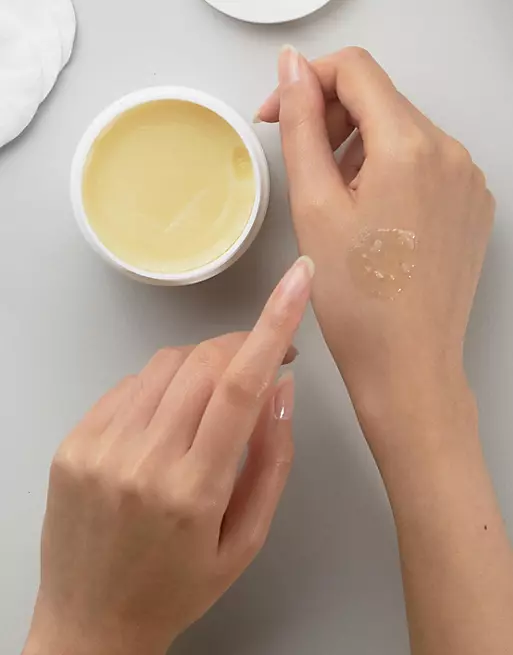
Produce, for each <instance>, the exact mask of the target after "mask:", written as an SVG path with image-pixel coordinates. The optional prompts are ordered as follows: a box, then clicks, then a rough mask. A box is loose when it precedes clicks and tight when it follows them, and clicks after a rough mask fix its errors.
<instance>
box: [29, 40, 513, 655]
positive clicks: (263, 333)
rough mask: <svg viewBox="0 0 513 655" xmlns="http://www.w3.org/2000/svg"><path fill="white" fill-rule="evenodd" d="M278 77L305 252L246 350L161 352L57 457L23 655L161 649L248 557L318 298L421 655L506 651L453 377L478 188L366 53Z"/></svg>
mask: <svg viewBox="0 0 513 655" xmlns="http://www.w3.org/2000/svg"><path fill="white" fill-rule="evenodd" d="M279 72H280V86H279V88H278V89H277V90H276V91H275V92H274V93H273V95H272V96H271V97H270V98H269V99H268V100H267V101H266V102H265V104H264V105H263V106H262V108H261V109H260V111H259V118H260V120H262V121H265V122H270V123H272V122H279V123H280V128H281V133H282V140H283V151H284V156H285V163H286V167H287V172H288V177H289V183H290V198H291V209H292V215H293V219H294V225H295V228H296V233H297V236H298V242H299V247H300V250H301V252H302V253H303V254H304V255H306V256H307V258H306V259H301V260H299V261H298V262H297V263H296V264H295V265H294V267H293V268H292V269H291V271H290V272H289V273H288V274H287V276H286V277H285V279H284V281H282V283H281V284H280V285H279V287H278V289H277V291H276V292H275V293H274V295H273V297H272V298H271V300H270V301H269V304H268V306H267V307H266V309H265V310H264V313H263V315H262V318H261V319H260V321H259V323H258V324H257V326H256V327H255V329H254V331H253V332H252V333H251V334H250V335H228V336H226V337H222V338H221V339H216V340H214V341H212V342H207V343H205V344H200V345H199V346H197V347H191V348H188V349H169V350H166V351H163V352H161V353H159V354H158V355H157V356H156V357H155V358H154V359H153V360H152V361H151V362H150V363H149V364H148V366H147V367H146V368H145V369H144V370H143V371H142V372H141V373H140V374H139V375H138V376H135V377H133V378H130V379H128V380H125V381H124V382H122V383H121V384H120V385H119V386H118V387H117V388H116V389H114V390H113V391H112V392H110V393H109V394H108V395H107V396H105V397H104V398H103V399H102V400H101V401H100V402H99V403H98V405H97V406H96V407H95V408H94V409H93V410H92V411H91V413H90V414H89V415H88V416H87V417H86V418H85V419H84V420H83V422H82V423H81V424H80V425H79V426H78V427H77V429H76V430H75V431H74V433H73V434H72V435H70V437H69V438H68V439H67V440H66V441H65V442H64V444H63V446H62V447H61V449H60V450H59V452H58V453H57V456H56V458H55V461H54V463H53V466H52V471H51V477H50V490H49V498H48V509H47V515H46V520H45V526H44V532H43V548H42V580H41V586H40V591H39V595H38V600H37V604H36V608H35V612H34V620H33V624H32V628H31V630H30V634H29V637H28V640H27V644H26V647H25V651H24V653H25V655H32V654H33V653H34V654H36V653H37V654H38V655H46V654H47V653H48V654H50V653H51V654H52V655H64V654H67V653H73V655H86V654H87V655H89V653H94V654H95V655H104V654H105V655H107V654H108V655H117V654H118V653H119V654H120V655H121V654H122V655H131V654H132V653H134V655H135V654H136V653H137V654H139V653H141V652H144V653H145V654H146V655H163V653H164V652H165V650H166V647H167V646H168V645H169V644H170V643H172V641H173V640H174V639H175V637H176V636H177V635H178V634H180V633H181V632H182V631H184V630H185V629H187V628H188V627H189V626H190V625H191V624H192V623H193V622H195V621H196V620H197V619H199V618H200V617H201V616H202V615H203V614H204V613H205V612H206V611H207V610H208V609H209V608H210V607H211V606H212V604H213V603H215V601H216V600H217V599H218V598H219V597H220V596H221V595H222V594H223V593H224V591H225V590H226V589H227V588H228V587H229V586H230V585H231V584H232V583H233V582H234V580H235V579H236V578H237V577H238V576H239V575H240V574H241V573H242V571H243V570H244V569H245V568H246V567H247V566H248V565H249V564H250V562H251V561H252V560H253V558H254V557H255V555H256V554H257V553H258V552H259V550H260V549H261V547H262V545H263V544H264V542H265V539H266V536H267V534H268V531H269V528H270V525H271V521H272V518H273V516H274V512H275V510H276V507H277V504H278V501H279V498H280V495H281V492H282V491H283V488H284V486H285V483H286V480H287V476H288V472H289V470H290V466H291V463H292V458H293V443H292V434H291V417H292V411H293V401H294V383H293V378H292V377H290V376H289V375H287V376H285V377H284V378H281V379H278V380H277V375H278V371H279V368H280V364H281V363H282V362H283V361H284V360H286V361H288V360H289V359H291V358H292V357H293V356H294V355H293V351H291V350H290V349H291V345H292V341H293V338H294V334H295V331H296V329H297V327H298V326H299V324H300V321H301V318H302V315H303V312H304V310H305V307H306V305H307V303H308V301H309V299H310V296H311V297H312V300H313V304H314V309H315V311H316V314H317V317H318V319H319V323H320V326H321V328H322V330H323V333H324V336H325V338H326V341H327V343H328V346H329V347H330V349H331V352H332V354H333V357H334V358H335V360H336V362H337V364H338V367H339V369H340V372H341V374H342V376H343V378H344V380H345V382H346V384H347V386H348V389H349V391H350V394H351V397H352V400H353V403H354V406H355V410H356V412H357V414H358V417H359V420H360V423H361V425H362V428H363V431H364V433H365V436H366V439H367V441H368V443H369V446H370V448H371V450H372V452H373V454H374V456H375V458H376V461H377V464H378V466H379V468H380V471H381V473H382V476H383V480H384V483H385V486H386V489H387V492H388V494H389V498H390V501H391V504H392V508H393V511H394V516H395V520H396V524H397V531H398V537H399V545H400V550H401V558H402V564H403V578H404V587H405V599H406V604H407V610H408V617H409V625H410V634H411V646H412V653H413V654H414V655H478V654H479V655H482V654H483V653H486V654H487V655H503V654H504V653H509V652H513V627H512V624H511V620H510V617H511V616H513V554H512V550H511V547H510V544H509V542H508V538H507V535H506V530H505V527H504V524H503V521H502V518H501V515H500V512H499V509H498V506H497V502H496V499H495V495H494V492H493V488H492V485H491V482H490V478H489V475H488V473H487V471H486V467H485V464H484V460H483V456H482V453H481V448H480V443H479V434H478V419H477V410H476V404H475V400H474V398H473V395H472V393H471V391H470V390H469V387H468V384H467V381H466V376H465V372H464V368H463V342H464V338H465V333H466V329H467V323H468V319H469V314H470V310H471V307H472V303H473V299H474V295H475V291H476V288H477V283H478V280H479V276H480V272H481V268H482V264H483V260H484V257H485V252H486V247H487V243H488V239H489V235H490V231H491V228H492V222H493V215H494V201H493V198H492V196H491V194H490V192H489V191H488V189H487V186H486V181H485V178H484V176H483V174H482V173H481V171H480V170H479V169H478V168H477V167H476V166H475V164H474V163H473V162H472V160H471V158H470V155H469V154H468V153H467V151H466V150H465V149H464V148H463V146H461V144H459V143H457V142H456V141H454V140H453V139H451V138H450V137H448V136H447V135H446V134H444V133H443V132H442V131H441V130H439V129H438V128H437V127H435V126H434V125H433V124H432V123H431V122H430V121H429V120H428V119H427V118H426V117H425V116H423V115H422V114H420V113H419V112H418V111H417V110H416V109H415V108H414V107H413V106H412V105H411V104H410V103H409V102H408V101H407V100H406V99H405V98H404V97H403V96H402V95H401V94H399V93H398V91H397V90H396V89H395V87H394V86H393V84H392V82H391V81H390V79H389V78H388V77H387V75H386V74H385V73H384V71H383V70H382V69H381V68H380V67H379V66H378V65H377V64H376V62H375V61H374V60H373V59H372V58H371V57H370V55H369V54H368V53H366V52H364V51H362V50H359V49H354V48H353V49H346V50H344V51H342V52H340V53H338V54H336V55H333V56H330V57H327V58H325V59H322V60H320V61H317V62H314V63H313V64H310V63H308V62H307V61H306V60H305V59H304V58H303V57H302V56H301V55H299V54H298V53H297V52H296V51H295V50H294V49H292V48H286V49H284V51H283V53H282V55H281V57H280V70H279ZM355 128H356V129H357V131H355ZM347 139H351V141H350V145H349V146H348V148H347V151H346V154H345V155H344V156H343V157H342V159H341V161H338V160H337V159H336V158H335V157H334V155H333V151H334V150H336V149H338V147H339V146H340V145H341V144H342V143H344V142H345V141H346V140H347ZM369 235H370V236H369ZM405 235H406V236H405ZM371 237H372V238H371ZM381 237H382V238H381ZM398 239H399V240H398ZM405 239H406V240H405ZM376 243H377V245H376ZM367 247H368V248H369V253H367V250H366V249H367ZM366 254H369V256H370V258H371V263H372V266H374V267H379V270H378V269H376V270H377V271H378V273H379V275H375V271H374V270H371V275H370V277H369V276H367V273H368V271H366V269H365V266H364V268H363V269H360V268H358V267H361V265H362V259H361V256H362V255H366ZM405 257H406V258H407V262H405V261H403V259H404V258H405ZM312 260H313V262H314V263H315V266H316V274H315V277H313V265H312ZM405 263H407V265H408V267H409V270H408V271H407V272H406V273H405V276H404V279H403V280H402V281H401V283H400V284H395V282H396V281H397V280H396V278H397V279H399V278H398V277H397V276H398V275H400V271H401V270H402V269H403V268H404V265H405ZM365 265H366V264H365ZM355 267H356V268H355ZM362 270H363V273H362ZM403 272H404V271H403ZM392 273H393V275H392ZM384 274H387V275H389V278H387V279H388V282H387V284H390V285H391V287H390V288H391V289H392V287H393V289H392V290H394V289H395V291H394V293H393V294H389V293H388V292H387V293H386V294H383V293H376V292H375V289H376V284H378V287H377V288H378V289H382V287H379V283H380V281H381V280H382V279H384V278H382V277H380V275H384ZM396 274H397V275H396ZM362 276H363V277H362ZM392 277H393V279H392ZM394 285H395V286H394ZM388 296H393V297H388ZM248 444H249V446H250V450H249V458H248V460H247V463H246V466H245V468H244V471H243V473H242V474H241V475H240V476H239V474H238V467H239V464H240V461H241V458H242V456H243V453H244V450H245V447H246V446H247V445H248ZM343 565H344V563H341V566H343Z"/></svg>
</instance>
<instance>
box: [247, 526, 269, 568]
mask: <svg viewBox="0 0 513 655" xmlns="http://www.w3.org/2000/svg"><path fill="white" fill-rule="evenodd" d="M266 541H267V532H266V531H264V530H262V529H257V530H253V531H252V532H251V534H250V535H249V536H248V540H247V543H246V548H245V557H246V559H248V560H249V561H252V560H254V559H255V557H256V556H257V555H258V554H259V553H260V552H261V551H262V549H263V548H264V546H265V544H266Z"/></svg>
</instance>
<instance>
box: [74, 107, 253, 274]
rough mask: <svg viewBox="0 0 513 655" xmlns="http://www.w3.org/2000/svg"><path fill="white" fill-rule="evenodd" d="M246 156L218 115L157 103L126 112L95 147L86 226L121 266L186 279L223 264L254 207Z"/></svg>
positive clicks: (88, 173) (86, 191) (87, 179)
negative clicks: (194, 272) (191, 273)
mask: <svg viewBox="0 0 513 655" xmlns="http://www.w3.org/2000/svg"><path fill="white" fill-rule="evenodd" d="M255 196H256V182H255V174H254V170H253V164H252V161H251V157H250V155H249V152H248V150H247V148H246V146H245V145H244V143H243V141H242V139H241V137H240V136H239V135H238V134H237V132H236V131H235V130H234V129H233V128H232V127H231V126H230V125H229V124H228V123H227V122H226V121H225V120H224V119H223V118H221V117H220V116H218V115H217V114H215V113H214V112H212V111H210V110H209V109H206V108H205V107H201V106H200V105H196V104H194V103H191V102H184V101H180V100H158V101H153V102H148V103H146V104H144V105H140V106H138V107H135V108H134V109H131V110H129V111H127V112H126V113H124V114H122V115H121V116H119V117H118V118H117V119H116V120H114V121H113V122H112V123H111V125H110V126H109V127H107V128H106V129H105V130H104V131H103V132H102V133H101V134H100V136H99V137H98V138H97V140H96V141H95V143H94V145H93V147H92V149H91V152H90V154H89V157H88V160H87V163H86V167H85V170H84V178H83V199H84V206H85V210H86V214H87V217H88V221H89V224H90V225H91V228H92V229H93V230H94V232H95V233H96V235H97V236H98V238H99V239H100V241H101V242H102V243H103V245H104V246H105V247H106V248H107V249H108V250H110V251H111V252H112V253H113V254H114V255H115V256H117V257H118V258H119V259H120V260H122V261H123V262H125V263H126V264H129V265H131V266H133V267H135V268H138V269H142V270H144V271H148V272H151V273H163V274H180V273H185V272H187V271H191V270H193V269H196V268H199V267H201V266H204V265H206V264H209V263H210V262H213V261H214V260H216V259H218V258H219V257H221V256H222V255H223V254H224V253H225V252H227V251H228V250H229V249H230V247H231V246H233V244H234V243H235V242H236V241H237V240H238V239H239V237H240V236H241V235H242V233H243V231H244V228H245V227H246V225H247V223H248V221H249V219H250V217H251V214H252V211H253V206H254V203H255Z"/></svg>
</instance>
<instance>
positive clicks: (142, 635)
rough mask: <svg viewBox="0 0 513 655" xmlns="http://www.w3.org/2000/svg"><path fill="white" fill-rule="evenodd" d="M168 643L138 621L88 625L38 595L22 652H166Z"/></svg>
mask: <svg viewBox="0 0 513 655" xmlns="http://www.w3.org/2000/svg"><path fill="white" fill-rule="evenodd" d="M64 614H66V616H65V615H64ZM171 645H172V644H171V641H170V640H169V639H168V638H166V637H161V636H159V637H155V636H154V634H153V632H152V633H151V634H150V631H148V630H145V629H143V628H139V627H138V626H137V625H129V626H126V625H125V626H122V625H120V624H119V622H116V621H107V620H106V621H104V624H103V625H91V624H90V623H89V622H85V623H84V622H83V621H81V620H76V619H75V618H74V617H73V616H68V615H67V613H62V615H60V613H59V612H55V611H52V610H49V608H48V607H47V606H46V605H45V604H43V603H42V602H41V600H40V599H39V600H38V602H37V603H36V608H35V610H34V616H33V620H32V625H31V628H30V631H29V635H28V637H27V641H26V644H25V647H24V649H23V653H22V655H140V654H141V653H144V655H165V653H166V651H167V650H168V648H169V647H170V646H171Z"/></svg>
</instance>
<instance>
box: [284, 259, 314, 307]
mask: <svg viewBox="0 0 513 655" xmlns="http://www.w3.org/2000/svg"><path fill="white" fill-rule="evenodd" d="M314 275H315V264H314V263H313V261H312V260H311V259H310V257H300V258H299V259H298V260H297V261H296V263H295V264H294V265H293V266H292V268H291V269H290V270H289V272H288V273H287V274H286V275H285V277H284V278H283V281H282V283H281V292H282V295H283V297H284V298H285V300H286V301H287V302H288V301H290V300H294V299H295V298H297V297H298V296H301V295H302V294H303V293H304V291H305V289H306V287H308V286H309V284H310V283H311V281H312V279H313V277H314Z"/></svg>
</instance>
